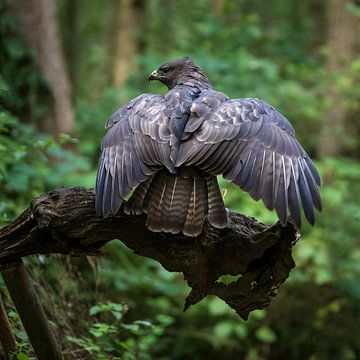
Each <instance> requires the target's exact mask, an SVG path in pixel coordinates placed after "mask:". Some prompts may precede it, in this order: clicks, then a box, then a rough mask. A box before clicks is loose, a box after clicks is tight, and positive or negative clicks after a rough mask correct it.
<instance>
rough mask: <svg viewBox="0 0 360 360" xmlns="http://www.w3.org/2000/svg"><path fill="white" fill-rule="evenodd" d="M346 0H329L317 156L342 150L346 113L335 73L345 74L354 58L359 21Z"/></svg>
mask: <svg viewBox="0 0 360 360" xmlns="http://www.w3.org/2000/svg"><path fill="white" fill-rule="evenodd" d="M347 3H348V0H330V2H329V15H328V17H329V21H328V40H327V47H328V50H329V57H328V63H327V73H328V74H329V87H328V94H327V98H328V103H329V108H328V111H327V113H326V114H325V116H324V119H323V129H322V132H321V136H320V141H319V148H318V153H319V156H320V157H325V156H338V155H341V154H342V153H343V151H344V140H345V139H346V132H345V129H346V123H347V121H348V112H347V109H346V108H345V107H344V104H343V99H342V95H341V92H340V90H339V88H338V84H337V76H339V75H343V74H346V71H347V70H348V68H349V64H350V62H351V60H352V59H353V58H354V55H355V49H356V43H357V42H358V37H359V32H358V30H359V20H358V18H357V17H356V16H355V15H354V14H352V13H351V12H350V11H349V10H348V9H347Z"/></svg>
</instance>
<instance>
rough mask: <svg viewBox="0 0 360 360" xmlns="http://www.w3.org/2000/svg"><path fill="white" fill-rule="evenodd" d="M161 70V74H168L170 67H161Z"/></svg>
mask: <svg viewBox="0 0 360 360" xmlns="http://www.w3.org/2000/svg"><path fill="white" fill-rule="evenodd" d="M161 70H162V72H163V73H165V74H166V73H168V72H169V71H170V67H169V66H165V67H163V68H162V69H161Z"/></svg>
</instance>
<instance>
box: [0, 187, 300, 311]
mask: <svg viewBox="0 0 360 360" xmlns="http://www.w3.org/2000/svg"><path fill="white" fill-rule="evenodd" d="M298 237H299V235H298V233H297V232H296V230H295V229H294V227H293V226H292V224H290V223H288V225H287V226H286V227H282V226H281V224H279V223H277V224H276V225H274V226H272V227H267V226H265V225H264V224H261V223H259V222H257V221H256V220H255V219H253V218H248V217H245V216H243V215H240V214H237V213H234V212H232V211H229V213H228V226H227V227H226V228H225V229H215V228H212V227H211V226H209V225H206V226H205V229H204V232H203V233H202V234H201V235H200V236H198V237H197V238H190V237H187V236H184V235H182V234H177V235H172V234H164V233H153V232H151V231H149V230H148V229H147V228H146V226H145V216H142V215H141V216H129V215H125V214H124V212H123V210H122V209H120V211H119V212H118V214H116V215H112V216H108V217H106V218H102V217H99V216H96V214H95V211H94V192H93V190H88V189H84V188H70V189H59V190H55V191H52V192H50V193H47V194H44V195H42V196H40V197H39V198H37V199H35V200H33V201H32V203H31V205H30V208H29V209H27V210H26V211H25V212H24V213H23V214H22V215H20V217H19V218H18V219H17V220H15V221H14V222H13V223H11V224H10V225H8V226H7V227H6V228H4V229H2V230H1V231H0V264H1V263H7V262H9V261H12V260H15V259H18V258H20V257H22V256H26V255H31V254H39V253H41V254H50V253H61V254H71V255H85V254H86V255H89V254H90V255H91V254H92V255H96V254H99V253H100V251H99V250H98V249H99V248H100V247H101V246H102V245H104V244H105V243H106V242H107V241H110V240H112V239H121V241H122V242H124V243H125V244H126V245H127V246H128V247H129V248H131V249H132V250H133V251H134V252H135V253H136V254H138V255H142V256H146V257H149V258H152V259H155V260H157V261H159V262H160V263H161V264H162V265H163V266H164V268H165V269H167V270H168V271H176V272H182V273H183V274H184V277H185V279H186V280H187V282H188V284H189V286H190V287H191V288H192V290H191V292H190V294H189V296H188V297H187V299H186V303H185V309H186V308H187V307H188V306H190V305H193V304H196V303H197V302H199V301H200V300H201V299H203V298H204V297H205V296H206V295H216V296H218V297H219V298H221V299H223V300H224V301H225V302H226V303H227V304H228V305H230V306H231V307H232V308H233V309H234V310H235V311H236V312H237V313H238V314H239V315H240V316H241V317H243V318H247V316H248V314H249V313H250V311H252V310H254V309H260V308H263V307H265V306H267V305H268V304H269V303H270V301H271V300H272V299H273V297H274V296H275V295H276V291H277V289H278V288H279V286H280V285H281V284H282V283H283V282H284V281H285V280H286V278H287V277H288V275H289V272H290V270H291V269H292V268H293V267H294V266H295V264H294V261H293V259H292V256H291V248H292V246H293V245H294V244H295V243H296V241H297V239H298ZM226 274H230V275H234V276H237V275H240V276H239V278H238V279H237V280H236V281H234V282H232V283H230V284H227V285H226V284H224V283H222V282H221V279H220V277H221V276H222V275H226Z"/></svg>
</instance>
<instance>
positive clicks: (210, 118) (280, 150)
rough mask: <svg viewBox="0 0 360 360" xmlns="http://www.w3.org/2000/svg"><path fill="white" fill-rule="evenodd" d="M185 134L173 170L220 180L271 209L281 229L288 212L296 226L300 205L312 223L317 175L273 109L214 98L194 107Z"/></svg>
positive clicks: (257, 103)
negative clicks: (189, 170) (196, 171)
mask: <svg viewBox="0 0 360 360" xmlns="http://www.w3.org/2000/svg"><path fill="white" fill-rule="evenodd" d="M185 131H188V132H191V133H192V135H191V137H190V138H189V140H187V141H185V142H184V143H183V144H182V145H181V146H180V150H179V153H178V157H177V161H176V166H196V167H198V168H199V169H201V170H203V171H205V172H208V173H211V174H215V175H218V174H223V176H224V178H226V179H228V180H231V181H232V182H234V183H235V184H236V185H239V186H240V187H241V188H242V189H243V190H245V191H247V192H248V193H249V194H250V195H251V196H252V197H253V198H254V199H255V200H259V199H262V200H263V201H264V203H265V205H266V207H267V208H269V209H271V210H272V209H275V210H276V212H277V214H278V217H279V219H280V221H281V223H282V224H286V221H287V214H288V210H289V212H290V214H291V216H292V218H293V221H294V223H295V225H296V226H297V227H298V228H299V227H300V226H301V211H300V208H301V204H302V207H303V209H304V213H305V216H306V218H307V219H308V220H309V222H310V223H314V210H313V209H314V207H315V208H317V209H319V210H320V209H321V200H320V195H319V192H318V186H320V177H319V174H318V172H317V170H316V168H315V166H314V164H313V162H312V161H311V159H310V158H309V156H308V155H307V154H306V152H305V151H304V149H303V148H302V147H301V145H300V144H299V143H298V142H297V140H296V139H295V137H294V129H293V127H292V126H291V124H290V123H289V121H288V120H287V119H286V118H285V117H284V116H282V115H281V114H280V113H279V112H278V111H276V110H275V109H274V108H273V107H272V106H270V105H269V104H267V103H266V102H264V101H261V100H259V99H237V100H227V101H224V102H219V101H218V100H217V98H216V93H215V92H214V95H212V94H208V95H207V96H205V97H203V98H200V99H199V100H198V101H197V102H195V103H194V104H193V106H192V108H191V117H190V119H189V121H188V124H187V128H186V129H185Z"/></svg>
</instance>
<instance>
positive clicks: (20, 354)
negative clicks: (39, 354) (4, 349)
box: [16, 351, 30, 360]
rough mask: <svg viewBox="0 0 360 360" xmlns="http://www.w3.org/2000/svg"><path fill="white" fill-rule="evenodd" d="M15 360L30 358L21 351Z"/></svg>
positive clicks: (27, 359)
mask: <svg viewBox="0 0 360 360" xmlns="http://www.w3.org/2000/svg"><path fill="white" fill-rule="evenodd" d="M16 358H17V360H30V358H29V357H28V356H27V355H25V354H24V353H23V352H22V351H21V352H19V353H18V354H17V356H16Z"/></svg>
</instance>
